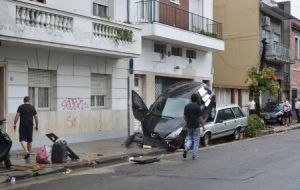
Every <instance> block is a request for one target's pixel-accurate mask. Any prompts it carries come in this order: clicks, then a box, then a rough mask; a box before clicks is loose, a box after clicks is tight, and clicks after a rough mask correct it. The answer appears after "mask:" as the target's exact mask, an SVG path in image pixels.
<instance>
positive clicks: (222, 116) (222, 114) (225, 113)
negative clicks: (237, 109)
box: [216, 108, 235, 122]
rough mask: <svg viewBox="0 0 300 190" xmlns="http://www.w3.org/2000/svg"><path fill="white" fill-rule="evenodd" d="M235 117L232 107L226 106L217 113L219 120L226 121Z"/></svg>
mask: <svg viewBox="0 0 300 190" xmlns="http://www.w3.org/2000/svg"><path fill="white" fill-rule="evenodd" d="M233 118H235V116H234V114H233V112H232V110H231V109H230V108H226V109H223V110H219V111H218V113H217V119H216V121H217V122H222V121H226V120H230V119H233Z"/></svg>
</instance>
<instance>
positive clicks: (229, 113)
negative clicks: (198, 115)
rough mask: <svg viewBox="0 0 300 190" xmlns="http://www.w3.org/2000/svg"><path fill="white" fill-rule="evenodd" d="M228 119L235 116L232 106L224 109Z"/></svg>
mask: <svg viewBox="0 0 300 190" xmlns="http://www.w3.org/2000/svg"><path fill="white" fill-rule="evenodd" d="M224 113H225V118H226V120H229V119H234V118H235V116H234V114H233V112H232V110H231V109H230V108H227V109H225V110H224Z"/></svg>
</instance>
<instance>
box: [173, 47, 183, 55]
mask: <svg viewBox="0 0 300 190" xmlns="http://www.w3.org/2000/svg"><path fill="white" fill-rule="evenodd" d="M172 55H175V56H180V57H182V48H177V47H172Z"/></svg>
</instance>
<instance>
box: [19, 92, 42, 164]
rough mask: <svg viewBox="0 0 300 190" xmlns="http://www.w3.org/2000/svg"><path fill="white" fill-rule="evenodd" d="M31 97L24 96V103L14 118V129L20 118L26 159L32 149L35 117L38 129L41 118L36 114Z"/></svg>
mask: <svg viewBox="0 0 300 190" xmlns="http://www.w3.org/2000/svg"><path fill="white" fill-rule="evenodd" d="M29 100H30V98H29V97H28V96H25V97H24V104H22V105H20V106H19V108H18V111H17V113H16V116H15V120H14V130H16V128H17V127H16V124H17V122H18V120H19V118H20V125H19V140H20V143H21V145H22V147H23V149H24V151H25V156H24V158H25V159H28V158H29V156H30V151H31V143H32V133H33V118H34V120H35V130H36V131H37V130H38V126H39V120H38V117H37V115H36V110H35V108H34V107H33V106H32V105H30V103H29Z"/></svg>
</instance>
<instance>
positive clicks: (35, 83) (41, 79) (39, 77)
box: [28, 69, 52, 88]
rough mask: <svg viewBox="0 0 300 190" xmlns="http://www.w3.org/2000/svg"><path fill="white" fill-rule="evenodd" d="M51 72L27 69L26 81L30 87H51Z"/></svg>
mask: <svg viewBox="0 0 300 190" xmlns="http://www.w3.org/2000/svg"><path fill="white" fill-rule="evenodd" d="M51 78H52V72H51V71H47V70H39V69H29V71H28V83H29V86H30V87H49V88H50V87H51Z"/></svg>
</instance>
